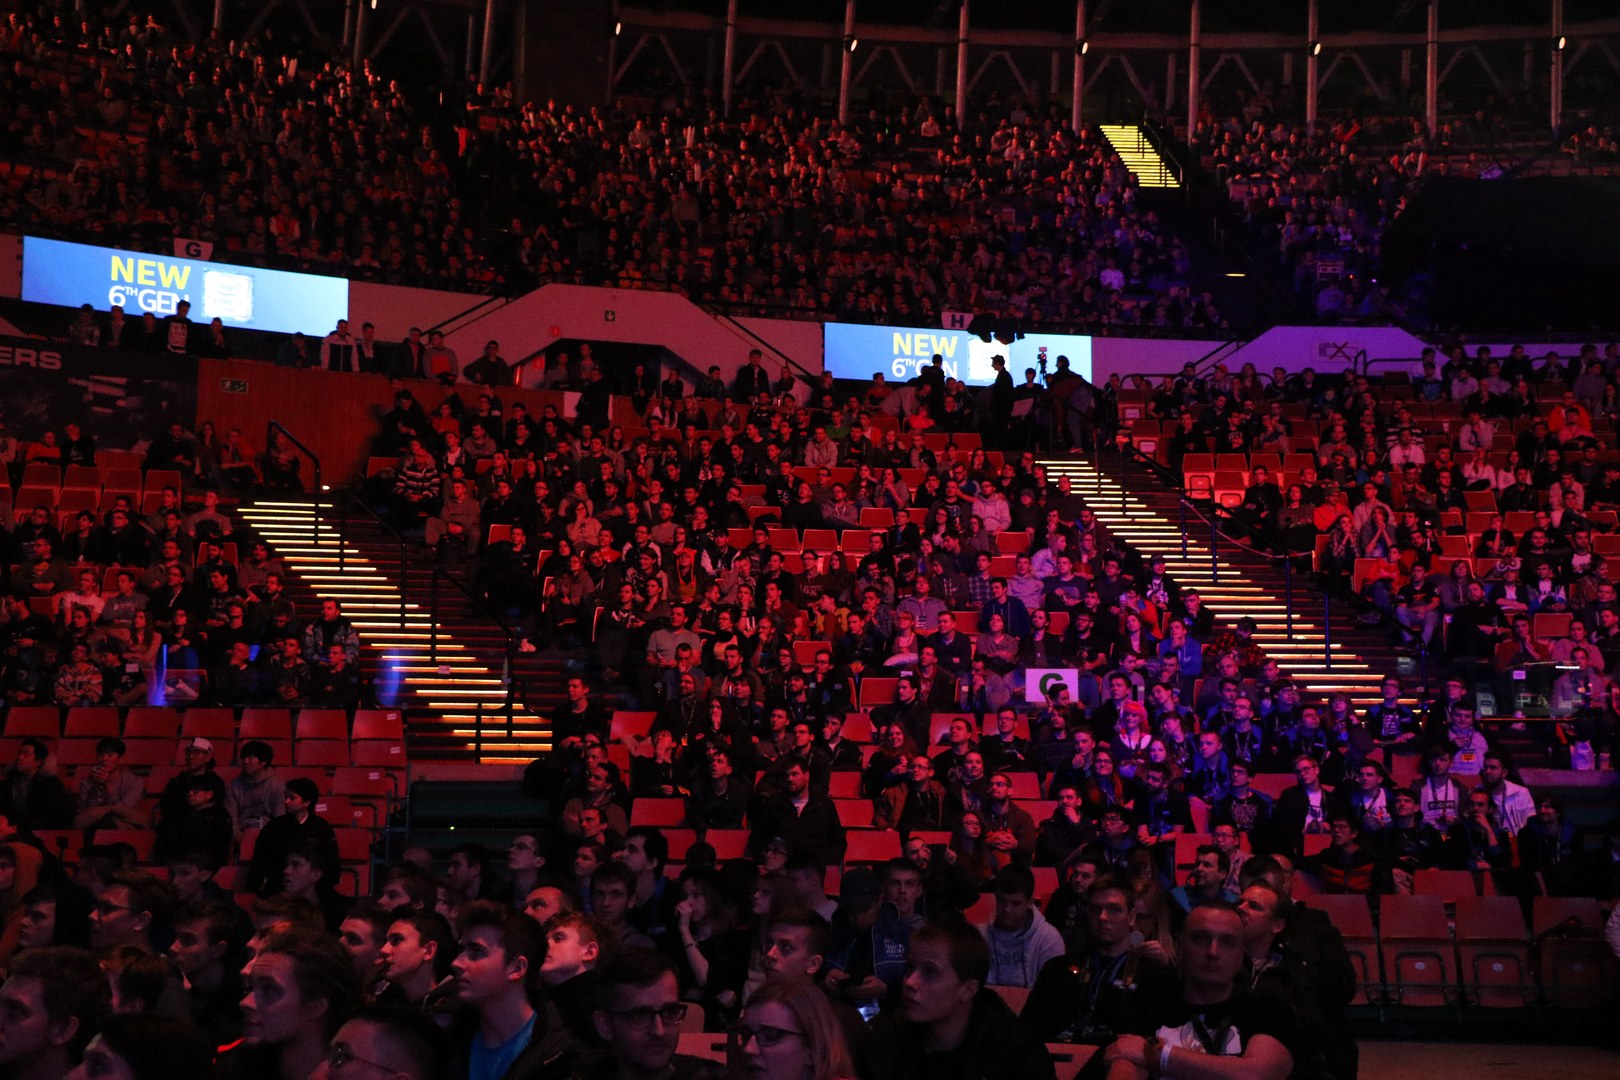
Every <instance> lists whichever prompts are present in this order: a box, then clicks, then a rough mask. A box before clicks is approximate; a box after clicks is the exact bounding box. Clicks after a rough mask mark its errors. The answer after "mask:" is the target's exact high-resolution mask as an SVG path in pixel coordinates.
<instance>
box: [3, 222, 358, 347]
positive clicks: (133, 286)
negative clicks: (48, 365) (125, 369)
mask: <svg viewBox="0 0 1620 1080" xmlns="http://www.w3.org/2000/svg"><path fill="white" fill-rule="evenodd" d="M200 246H201V245H199V248H200ZM22 278H23V281H22V298H23V299H24V300H29V301H32V302H34V303H39V304H59V305H61V306H63V307H78V306H79V305H81V304H90V305H91V306H93V307H95V308H96V309H98V310H101V311H105V310H107V309H108V308H111V307H113V306H115V305H116V306H119V307H122V308H123V309H124V311H125V313H126V314H129V315H139V314H141V313H143V312H147V311H150V312H151V313H152V314H154V315H156V316H157V317H158V318H160V319H161V318H167V317H168V316H170V315H173V314H174V313H175V312H176V311H177V310H178V309H179V306H180V301H182V300H185V301H188V302H189V303H190V304H191V313H190V314H191V319H192V320H193V321H194V322H200V323H207V322H210V321H211V320H213V319H216V318H217V319H219V320H220V321H221V322H223V323H224V324H225V325H226V326H233V327H243V328H246V329H250V330H268V331H271V332H274V333H284V334H290V333H293V332H294V331H298V330H302V331H304V332H306V333H312V334H325V333H327V332H328V331H329V330H331V328H332V327H333V326H336V325H337V321H338V320H339V319H347V318H348V317H349V283H348V281H347V280H346V279H344V278H335V277H323V276H321V275H318V274H294V273H290V272H288V271H285V270H263V269H260V268H258V267H252V266H227V265H225V264H223V263H212V262H202V261H199V260H196V259H182V258H178V257H175V256H172V255H150V254H145V253H143V252H135V251H120V250H118V249H116V248H103V247H91V246H90V245H88V244H68V243H63V242H62V241H59V240H41V239H39V238H38V237H33V236H28V237H24V238H23V268H22Z"/></svg>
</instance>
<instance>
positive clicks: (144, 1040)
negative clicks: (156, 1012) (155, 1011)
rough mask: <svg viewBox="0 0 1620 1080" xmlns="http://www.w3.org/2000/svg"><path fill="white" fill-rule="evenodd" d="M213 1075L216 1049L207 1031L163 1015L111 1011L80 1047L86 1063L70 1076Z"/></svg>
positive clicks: (200, 1078) (199, 1079) (146, 1079)
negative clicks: (91, 1036)
mask: <svg viewBox="0 0 1620 1080" xmlns="http://www.w3.org/2000/svg"><path fill="white" fill-rule="evenodd" d="M213 1074H214V1048H213V1047H212V1046H211V1045H209V1043H208V1040H207V1039H206V1038H205V1033H203V1032H200V1031H198V1029H197V1028H195V1027H194V1026H192V1025H191V1024H188V1023H185V1022H184V1021H181V1020H176V1019H173V1018H172V1017H167V1016H141V1015H135V1014H128V1015H123V1016H109V1017H108V1018H107V1019H106V1020H105V1021H104V1022H103V1023H102V1024H101V1026H100V1028H99V1029H98V1030H97V1031H96V1035H95V1037H94V1038H93V1039H91V1040H90V1042H89V1045H87V1046H86V1047H85V1048H84V1063H83V1064H82V1065H80V1066H79V1068H77V1069H75V1070H73V1071H72V1072H71V1073H68V1078H69V1080H90V1078H93V1077H127V1078H128V1080H174V1078H175V1077H182V1076H183V1077H189V1078H192V1080H208V1078H209V1077H211V1076H213Z"/></svg>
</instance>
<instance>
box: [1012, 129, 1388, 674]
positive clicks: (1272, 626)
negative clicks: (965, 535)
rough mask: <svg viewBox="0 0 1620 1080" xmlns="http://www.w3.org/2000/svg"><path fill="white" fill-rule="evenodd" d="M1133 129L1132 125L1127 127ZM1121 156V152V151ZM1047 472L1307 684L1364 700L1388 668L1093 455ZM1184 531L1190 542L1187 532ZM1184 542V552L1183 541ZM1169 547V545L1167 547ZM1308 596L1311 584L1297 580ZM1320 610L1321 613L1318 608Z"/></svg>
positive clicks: (1050, 463) (1051, 463)
mask: <svg viewBox="0 0 1620 1080" xmlns="http://www.w3.org/2000/svg"><path fill="white" fill-rule="evenodd" d="M1126 130H1132V129H1126ZM1122 156H1123V155H1122ZM1042 464H1043V465H1045V466H1046V471H1047V475H1048V476H1051V477H1053V478H1063V477H1067V478H1068V479H1069V481H1070V487H1069V490H1070V491H1071V492H1073V493H1074V494H1076V495H1078V496H1080V497H1081V498H1083V499H1085V500H1086V502H1087V505H1088V506H1089V507H1090V508H1091V509H1092V510H1093V511H1094V512H1095V513H1096V515H1097V519H1098V520H1099V521H1100V522H1101V523H1102V524H1103V525H1104V526H1105V527H1106V528H1107V529H1108V530H1109V531H1110V532H1111V533H1113V534H1114V535H1116V536H1119V537H1120V538H1122V539H1124V540H1126V541H1127V542H1130V543H1132V544H1134V545H1136V546H1137V547H1138V548H1139V549H1141V550H1142V551H1143V552H1144V553H1146V554H1160V553H1161V552H1162V553H1163V554H1164V555H1165V561H1166V567H1167V568H1168V569H1169V570H1170V572H1171V573H1172V574H1174V575H1175V577H1176V580H1177V581H1178V582H1180V583H1181V586H1182V588H1183V589H1194V590H1196V591H1197V592H1198V593H1199V594H1200V595H1201V596H1203V597H1204V599H1205V600H1206V602H1208V604H1209V605H1210V608H1211V609H1212V610H1214V611H1216V612H1218V613H1219V614H1220V615H1221V616H1222V617H1223V618H1225V619H1227V620H1229V621H1230V620H1232V619H1235V618H1238V617H1240V616H1243V615H1248V616H1250V617H1252V618H1254V620H1255V623H1256V632H1255V640H1256V642H1258V643H1259V644H1260V646H1261V647H1262V648H1264V649H1265V650H1266V652H1267V655H1269V656H1271V657H1273V658H1274V659H1276V660H1277V662H1278V664H1279V666H1281V667H1282V668H1283V669H1284V670H1285V671H1286V672H1288V673H1289V674H1290V675H1291V676H1292V677H1293V678H1294V679H1295V680H1296V681H1297V682H1300V683H1301V684H1302V685H1303V686H1305V687H1307V688H1309V689H1311V690H1317V691H1325V692H1331V691H1335V690H1344V691H1346V692H1349V693H1351V694H1352V695H1353V696H1355V697H1357V698H1360V699H1367V698H1371V697H1375V696H1377V695H1376V691H1377V688H1378V684H1379V683H1380V682H1381V681H1382V679H1383V674H1382V673H1380V672H1377V671H1374V670H1372V668H1371V666H1370V665H1369V664H1367V663H1366V661H1365V660H1363V659H1362V658H1361V657H1360V656H1359V655H1358V654H1357V653H1355V652H1354V651H1353V650H1352V649H1350V648H1348V647H1347V646H1345V645H1343V644H1341V643H1339V642H1332V643H1330V644H1329V645H1327V647H1326V652H1327V654H1328V655H1331V656H1332V657H1333V664H1332V666H1331V667H1328V666H1327V664H1326V663H1325V660H1324V646H1323V641H1322V624H1321V622H1320V621H1319V620H1317V619H1312V618H1308V617H1303V616H1302V615H1301V614H1300V613H1298V612H1296V614H1295V616H1294V619H1293V626H1292V631H1291V632H1290V628H1289V624H1288V616H1287V607H1286V601H1285V600H1283V599H1282V598H1281V597H1279V596H1278V595H1277V590H1276V589H1275V588H1273V587H1271V586H1269V585H1265V584H1262V583H1258V582H1254V581H1251V580H1250V579H1248V578H1247V577H1245V576H1244V574H1243V571H1242V570H1241V568H1239V567H1236V566H1233V565H1231V564H1229V563H1220V564H1218V565H1219V580H1216V579H1215V578H1214V577H1212V576H1211V572H1210V571H1211V560H1212V554H1211V551H1210V548H1209V546H1208V540H1209V537H1208V535H1207V532H1203V531H1202V530H1201V531H1200V532H1193V531H1190V530H1189V531H1187V532H1185V533H1184V532H1183V531H1182V529H1181V527H1180V524H1179V522H1173V521H1170V520H1168V519H1166V517H1165V516H1164V515H1163V514H1162V513H1161V512H1160V511H1158V510H1156V509H1154V508H1153V507H1151V506H1149V505H1148V504H1146V503H1144V502H1143V501H1142V500H1141V499H1139V498H1136V497H1135V496H1133V495H1132V494H1131V492H1130V491H1129V490H1128V489H1127V488H1125V487H1124V486H1123V485H1121V484H1120V483H1119V482H1117V481H1115V480H1113V479H1112V478H1110V477H1108V476H1105V475H1104V474H1103V473H1102V472H1100V471H1099V470H1098V468H1097V467H1096V466H1095V464H1093V463H1092V462H1091V461H1090V460H1089V459H1086V458H1065V459H1060V460H1051V459H1048V460H1044V461H1043V462H1042ZM1184 537H1185V541H1184V539H1183V538H1184ZM1183 542H1185V544H1186V554H1185V555H1183V554H1182V553H1181V552H1182V544H1183ZM1164 548H1169V550H1162V549H1164ZM1300 587H1301V589H1302V590H1306V591H1305V595H1310V593H1309V590H1308V586H1307V584H1306V583H1304V582H1302V583H1301V585H1300ZM1316 614H1317V615H1320V614H1321V611H1320V609H1319V607H1318V609H1317V611H1316Z"/></svg>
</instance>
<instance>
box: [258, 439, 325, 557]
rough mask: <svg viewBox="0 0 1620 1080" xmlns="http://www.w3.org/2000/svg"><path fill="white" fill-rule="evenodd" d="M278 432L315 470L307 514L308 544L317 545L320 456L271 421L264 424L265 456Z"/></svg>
mask: <svg viewBox="0 0 1620 1080" xmlns="http://www.w3.org/2000/svg"><path fill="white" fill-rule="evenodd" d="M278 431H279V432H281V434H282V436H283V437H285V438H286V440H287V441H288V442H290V443H292V444H293V445H294V446H296V447H297V448H298V449H300V450H302V451H303V452H304V454H305V456H307V457H308V458H309V460H310V464H312V465H314V466H315V468H314V488H313V494H314V506H313V507H312V508H311V510H310V513H309V536H310V543H312V544H317V545H318V544H319V543H320V542H321V488H322V484H321V458H320V455H319V454H317V453H316V452H315V451H313V450H311V449H310V448H309V447H308V446H306V445H305V444H304V443H303V441H302V440H300V439H299V438H298V436H296V435H294V434H293V433H292V432H290V431H288V430H287V425H286V424H283V423H282V422H281V421H280V420H271V421H269V422H268V423H266V424H265V428H264V452H265V454H267V455H268V454H269V453H270V452H271V447H272V446H274V444H275V439H274V436H275V433H276V432H278Z"/></svg>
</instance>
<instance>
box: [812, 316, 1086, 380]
mask: <svg viewBox="0 0 1620 1080" xmlns="http://www.w3.org/2000/svg"><path fill="white" fill-rule="evenodd" d="M935 353H939V354H940V356H941V357H943V358H944V361H945V376H946V377H947V378H951V379H961V380H962V381H963V382H964V383H967V384H968V385H969V386H989V385H990V384H991V383H992V382H994V381H995V377H996V373H995V371H994V370H993V369H992V368H991V367H990V358H991V357H992V356H996V355H1001V356H1005V357H1006V358H1007V370H1008V371H1009V372H1011V373H1012V377H1013V382H1014V383H1022V382H1023V381H1024V369H1025V368H1034V369H1035V370H1036V372H1037V373H1039V371H1040V369H1041V365H1040V359H1041V357H1042V356H1045V358H1046V361H1047V370H1048V371H1049V372H1055V371H1056V370H1057V358H1058V357H1059V356H1067V357H1068V358H1069V367H1070V369H1071V370H1072V371H1074V373H1075V374H1077V375H1079V376H1081V377H1083V378H1085V379H1090V378H1091V338H1090V337H1088V336H1085V335H1083V334H1046V333H1032V334H1028V335H1026V336H1025V337H1023V338H1020V339H1019V340H1018V341H1015V342H1013V343H1012V344H1011V345H1004V344H1002V343H1001V342H999V341H995V340H993V339H992V340H991V341H989V342H984V341H980V340H979V339H978V338H977V337H975V336H974V335H972V334H970V333H968V332H967V331H965V330H942V329H937V328H936V329H931V330H930V329H924V328H921V327H913V326H861V325H856V324H853V323H827V324H826V325H825V326H824V327H823V331H822V355H823V359H824V361H825V362H826V365H827V370H828V371H830V372H832V373H833V376H834V377H835V378H840V379H870V378H871V377H872V373H873V372H874V371H881V372H882V373H883V377H884V378H885V379H886V380H888V381H889V382H906V381H908V380H910V379H913V378H915V377H916V376H917V373H918V372H920V371H921V370H922V369H923V368H925V367H927V366H928V364H929V363H930V362H931V361H932V360H933V358H934V354H935Z"/></svg>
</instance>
